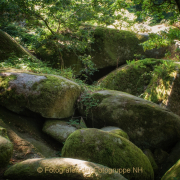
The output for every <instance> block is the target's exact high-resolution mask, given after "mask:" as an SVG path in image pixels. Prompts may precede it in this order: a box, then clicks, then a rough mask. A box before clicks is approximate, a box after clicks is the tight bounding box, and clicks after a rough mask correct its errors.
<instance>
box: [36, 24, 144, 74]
mask: <svg viewBox="0 0 180 180" xmlns="http://www.w3.org/2000/svg"><path fill="white" fill-rule="evenodd" d="M91 33H92V36H93V38H94V43H92V44H91V45H90V47H91V50H87V49H86V50H85V53H86V54H87V55H91V56H92V61H93V63H94V64H95V65H96V68H98V69H101V68H105V67H108V66H116V65H117V64H125V63H126V60H127V59H131V60H132V59H133V58H134V54H144V51H143V48H142V46H139V43H141V42H143V41H145V39H144V38H143V37H142V36H140V35H139V36H137V35H136V34H135V33H133V32H130V31H124V30H120V31H119V30H116V29H111V28H105V27H92V28H91ZM36 54H37V56H38V58H39V59H43V60H45V61H48V62H49V61H50V62H52V64H53V67H56V68H57V67H60V57H59V53H58V52H57V50H56V47H55V46H54V45H53V43H52V42H51V40H48V42H47V43H46V44H45V45H44V44H43V45H42V46H41V47H39V48H38V49H36ZM62 55H63V57H62V58H63V60H64V65H65V67H72V68H73V69H74V70H75V71H76V73H77V74H79V73H80V70H82V69H83V68H84V67H83V64H82V62H81V61H80V60H79V59H78V56H79V55H83V53H82V52H80V51H78V50H77V52H76V53H74V51H72V50H69V49H66V47H64V48H63V52H62Z"/></svg>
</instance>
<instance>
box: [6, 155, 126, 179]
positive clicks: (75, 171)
mask: <svg viewBox="0 0 180 180" xmlns="http://www.w3.org/2000/svg"><path fill="white" fill-rule="evenodd" d="M102 170H103V171H102ZM4 176H5V178H8V179H10V180H11V179H13V180H15V179H18V180H24V179H27V180H32V179H34V180H46V179H47V180H49V179H53V180H56V179H61V180H72V179H74V180H84V179H87V180H127V179H126V178H124V177H123V176H122V175H121V174H119V173H115V172H113V170H112V169H110V168H108V167H105V166H103V165H100V164H96V163H92V162H88V161H82V160H78V159H72V158H46V159H41V158H38V159H28V160H25V161H23V162H20V163H17V164H15V165H13V166H12V167H10V168H9V169H8V170H7V171H6V172H5V174H4Z"/></svg>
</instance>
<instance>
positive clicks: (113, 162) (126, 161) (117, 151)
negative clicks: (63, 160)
mask: <svg viewBox="0 0 180 180" xmlns="http://www.w3.org/2000/svg"><path fill="white" fill-rule="evenodd" d="M62 156H63V157H71V158H78V159H83V160H88V161H92V162H96V163H99V164H103V165H105V166H108V167H110V168H115V169H119V171H121V173H122V174H123V172H122V169H124V174H123V176H124V177H126V178H127V179H129V180H131V179H133V180H135V179H138V180H140V179H142V180H145V179H146V180H148V179H149V180H150V179H152V180H153V178H154V173H153V170H152V166H151V164H150V162H149V160H148V158H147V157H146V156H145V154H144V153H143V152H142V151H141V150H140V149H139V148H138V147H136V146H135V145H134V144H133V143H131V142H130V141H128V140H127V139H125V138H123V137H122V136H118V135H116V134H113V133H109V132H105V131H102V130H98V129H94V128H90V129H88V128H86V129H81V130H76V131H75V132H74V133H72V134H71V135H70V136H69V137H68V138H67V140H66V142H65V144H64V147H63V149H62ZM136 167H139V168H142V169H143V171H142V172H141V173H135V169H134V168H136Z"/></svg>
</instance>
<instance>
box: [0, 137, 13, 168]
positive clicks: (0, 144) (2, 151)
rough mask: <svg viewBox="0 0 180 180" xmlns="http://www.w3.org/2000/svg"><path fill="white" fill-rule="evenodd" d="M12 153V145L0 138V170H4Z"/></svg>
mask: <svg viewBox="0 0 180 180" xmlns="http://www.w3.org/2000/svg"><path fill="white" fill-rule="evenodd" d="M12 153H13V145H12V143H11V142H10V141H9V140H8V139H6V138H4V137H2V136H0V168H5V167H6V166H7V165H8V163H9V160H10V158H11V156H12Z"/></svg>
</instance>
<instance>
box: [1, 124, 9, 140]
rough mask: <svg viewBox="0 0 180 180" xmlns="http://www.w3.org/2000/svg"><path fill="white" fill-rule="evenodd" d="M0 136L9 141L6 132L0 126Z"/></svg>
mask: <svg viewBox="0 0 180 180" xmlns="http://www.w3.org/2000/svg"><path fill="white" fill-rule="evenodd" d="M0 136H2V137H5V138H6V139H8V140H9V137H8V135H7V130H6V129H5V128H3V127H1V126H0Z"/></svg>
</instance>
